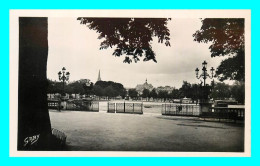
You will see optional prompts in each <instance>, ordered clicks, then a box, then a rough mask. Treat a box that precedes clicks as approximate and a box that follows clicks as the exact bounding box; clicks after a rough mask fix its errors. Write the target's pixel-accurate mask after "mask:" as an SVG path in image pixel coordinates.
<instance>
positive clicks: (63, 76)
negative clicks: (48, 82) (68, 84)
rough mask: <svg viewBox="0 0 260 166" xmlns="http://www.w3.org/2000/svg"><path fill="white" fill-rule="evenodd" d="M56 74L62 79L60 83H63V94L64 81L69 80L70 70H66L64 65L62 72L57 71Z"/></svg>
mask: <svg viewBox="0 0 260 166" xmlns="http://www.w3.org/2000/svg"><path fill="white" fill-rule="evenodd" d="M58 75H59V80H60V81H62V83H63V94H64V85H65V81H68V80H69V76H70V72H66V69H65V67H63V68H62V72H61V71H59V73H58Z"/></svg>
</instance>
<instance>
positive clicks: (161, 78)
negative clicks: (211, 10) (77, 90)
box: [47, 17, 223, 88]
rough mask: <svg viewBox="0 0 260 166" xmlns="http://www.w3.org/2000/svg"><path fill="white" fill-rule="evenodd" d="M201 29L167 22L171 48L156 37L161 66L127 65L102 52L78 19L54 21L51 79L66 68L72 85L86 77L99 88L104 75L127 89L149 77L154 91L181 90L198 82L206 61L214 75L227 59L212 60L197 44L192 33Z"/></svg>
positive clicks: (191, 23) (51, 25) (51, 23)
mask: <svg viewBox="0 0 260 166" xmlns="http://www.w3.org/2000/svg"><path fill="white" fill-rule="evenodd" d="M200 27H201V21H200V19H172V20H171V21H170V22H169V23H168V28H169V30H170V33H171V36H170V37H171V40H170V42H171V47H166V46H165V44H159V43H158V40H157V38H155V40H154V41H153V44H152V47H153V50H154V51H155V53H156V59H157V63H155V62H153V61H148V62H143V61H142V60H141V61H139V62H138V63H134V62H133V63H131V64H128V63H123V60H124V56H123V57H120V58H119V57H115V56H113V55H112V53H113V49H111V48H108V49H106V50H99V47H100V42H101V40H99V39H97V37H98V34H97V33H96V31H93V30H89V29H88V28H87V27H86V26H85V25H81V24H80V21H78V20H77V18H54V17H49V18H48V28H49V29H48V41H49V55H48V67H47V77H48V78H49V79H52V80H58V74H57V73H58V72H59V71H60V70H61V69H62V67H65V68H66V69H67V71H69V72H70V74H71V76H70V81H75V80H79V79H86V78H87V79H90V80H91V81H92V82H93V83H95V82H96V81H97V78H98V71H99V70H100V72H101V79H102V80H104V81H114V82H118V83H122V84H123V85H124V87H127V88H134V87H135V86H136V85H137V84H142V83H144V82H145V79H146V78H147V80H148V83H151V84H152V85H153V86H154V87H158V86H166V85H169V86H173V87H176V88H180V87H181V85H182V82H183V80H185V81H188V82H190V83H199V82H200V81H199V80H198V79H196V77H195V68H196V67H199V69H200V72H201V64H202V62H203V61H204V60H206V61H207V62H208V71H209V68H210V67H214V68H216V67H217V66H218V65H219V64H220V62H221V60H222V59H223V57H215V58H211V56H210V51H209V49H208V47H209V44H204V43H198V42H195V41H193V37H192V34H194V33H195V31H196V30H198V29H200ZM207 83H209V80H208V82H207Z"/></svg>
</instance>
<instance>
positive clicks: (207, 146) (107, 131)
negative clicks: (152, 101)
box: [50, 110, 244, 152]
mask: <svg viewBox="0 0 260 166" xmlns="http://www.w3.org/2000/svg"><path fill="white" fill-rule="evenodd" d="M50 118H51V123H52V127H53V128H56V129H59V130H61V131H63V132H64V133H65V134H66V135H67V144H68V150H73V151H181V152H241V151H243V150H244V127H243V124H234V123H219V122H207V121H203V120H200V119H198V118H196V117H176V116H162V115H160V114H153V113H145V114H143V115H133V114H113V113H106V112H103V111H101V112H77V111H75V112H72V111H63V112H56V111H54V110H53V111H52V110H50Z"/></svg>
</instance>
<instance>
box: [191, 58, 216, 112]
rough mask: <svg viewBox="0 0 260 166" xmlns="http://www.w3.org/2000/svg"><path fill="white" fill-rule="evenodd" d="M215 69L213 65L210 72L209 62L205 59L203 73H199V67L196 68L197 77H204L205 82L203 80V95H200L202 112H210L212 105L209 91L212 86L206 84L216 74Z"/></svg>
mask: <svg viewBox="0 0 260 166" xmlns="http://www.w3.org/2000/svg"><path fill="white" fill-rule="evenodd" d="M214 71H215V69H214V68H213V67H211V69H210V74H209V73H208V72H207V62H206V61H204V62H203V63H202V73H201V74H199V69H198V68H196V69H195V72H196V78H197V79H200V78H202V79H203V82H202V81H201V85H202V83H203V86H202V87H201V92H202V96H201V97H200V99H201V101H200V106H201V112H208V111H209V108H210V106H211V103H210V102H209V97H208V96H209V93H210V89H211V87H210V86H209V85H208V84H206V79H207V78H209V79H213V78H214V77H215V76H214V74H215V72H214Z"/></svg>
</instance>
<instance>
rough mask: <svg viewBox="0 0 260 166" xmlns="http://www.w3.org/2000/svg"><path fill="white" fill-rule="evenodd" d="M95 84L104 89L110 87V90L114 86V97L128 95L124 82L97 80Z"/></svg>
mask: <svg viewBox="0 0 260 166" xmlns="http://www.w3.org/2000/svg"><path fill="white" fill-rule="evenodd" d="M95 86H99V87H101V88H102V89H105V88H107V87H110V90H111V88H113V97H115V96H121V97H123V98H124V97H125V95H126V90H125V88H124V86H123V85H122V84H120V83H116V82H113V81H97V82H96V83H95V85H94V87H95ZM114 93H115V94H114ZM96 95H97V94H96ZM114 95H115V96H114ZM108 96H110V95H108ZM110 97H112V96H110Z"/></svg>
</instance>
